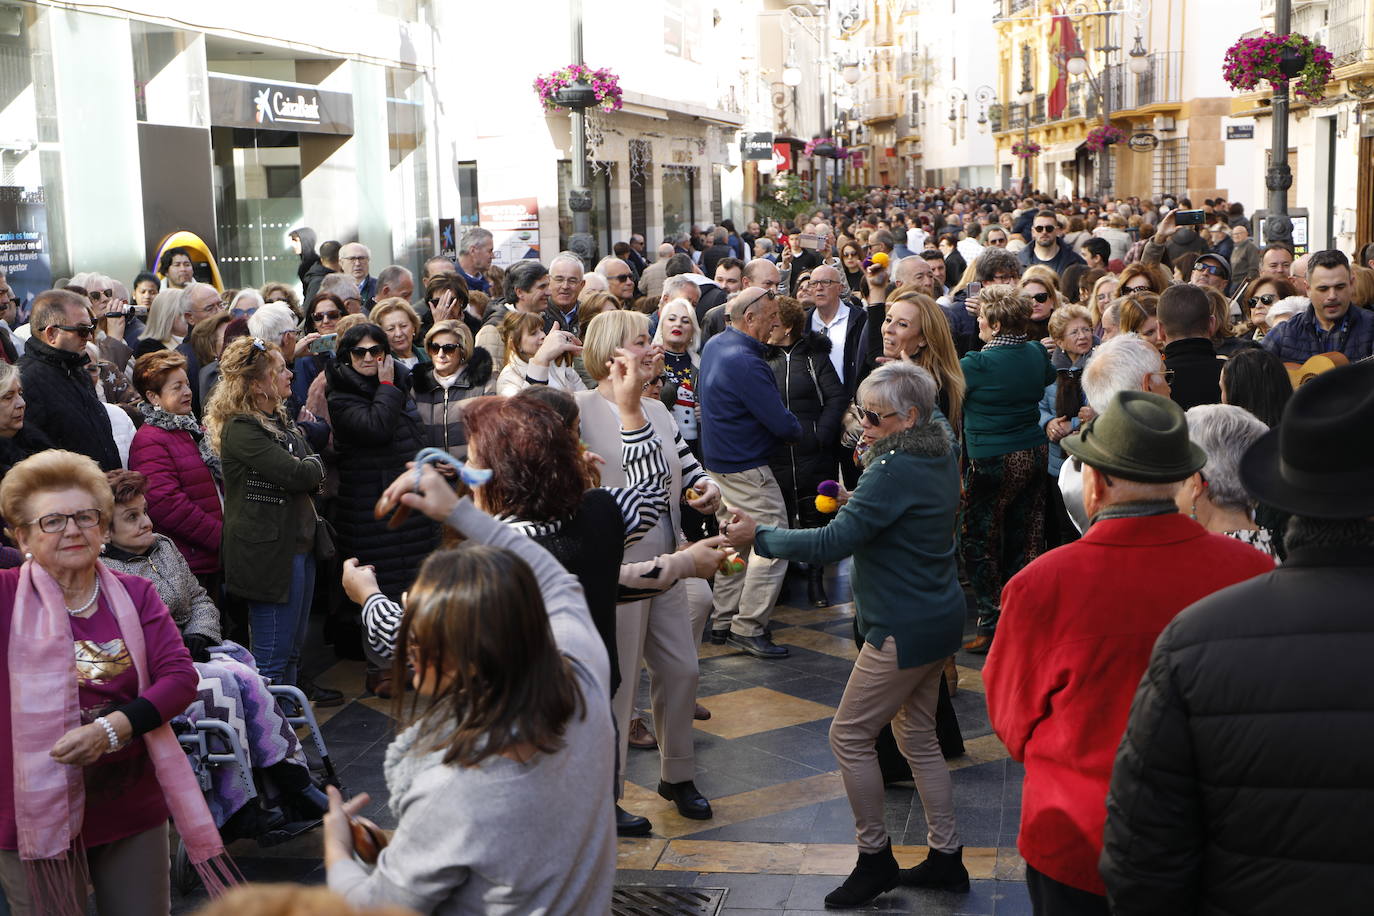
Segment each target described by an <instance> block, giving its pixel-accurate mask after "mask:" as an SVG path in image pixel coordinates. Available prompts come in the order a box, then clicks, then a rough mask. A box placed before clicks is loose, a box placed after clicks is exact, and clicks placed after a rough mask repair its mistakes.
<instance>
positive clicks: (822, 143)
mask: <svg viewBox="0 0 1374 916" xmlns="http://www.w3.org/2000/svg"><path fill="white" fill-rule="evenodd" d="M802 155H803V156H824V157H826V158H827V159H848V158H849V150H847V149H845V148H844V147H843V146H841V145H840V141H838V140H836V139H835V138H834V137H816V138H814V139H812V140H809V141H807V144H806V147H805V148H804V149H803V150H802Z"/></svg>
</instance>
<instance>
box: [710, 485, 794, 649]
mask: <svg viewBox="0 0 1374 916" xmlns="http://www.w3.org/2000/svg"><path fill="white" fill-rule="evenodd" d="M711 479H712V480H714V481H715V482H716V484H717V485H718V486H719V487H720V496H721V500H720V511H719V512H717V513H716V518H717V519H719V520H720V522H721V524H725V523H726V522H728V521H730V510H731V509H739V510H741V511H742V512H744V513H745V514H747V515H749V516H751V517H752V518H753V519H754V521H756V522H758V523H759V524H760V525H773V526H775V527H777V528H786V527H788V524H787V507H786V506H785V505H784V504H783V501H782V490H780V489H778V481H777V478H775V477H774V476H773V471H772V470H771V469H770V468H769V467H768V465H763V466H762V467H757V468H750V469H749V470H747V471H738V472H736V473H733V474H715V473H713V474H712V475H711ZM741 556H743V557H744V558H745V560H746V561H747V563H748V565H747V566H746V567H745V569H744V572H741V573H735V574H734V575H733V576H716V585H715V596H714V599H713V602H714V604H715V613H714V614H713V615H712V616H713V618H714V623H713V625H714V626H715V627H718V628H724V627H726V626H729V627H730V631H731V632H732V633H734V634H735V635H737V636H760V635H762V633H763V628H764V627H766V626H767V625H768V618H769V617H771V616H772V615H773V605H774V603H775V602H776V601H777V600H778V592H779V591H781V590H782V580H783V577H784V576H786V575H787V561H786V560H770V559H768V558H767V557H762V556H759V555H758V554H756V553H754V551H753V550H752V549H750V550H745V551H743V552H742V553H741Z"/></svg>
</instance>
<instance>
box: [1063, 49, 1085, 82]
mask: <svg viewBox="0 0 1374 916" xmlns="http://www.w3.org/2000/svg"><path fill="white" fill-rule="evenodd" d="M1064 66H1065V68H1066V69H1067V70H1068V71H1069V72H1070V73H1072V74H1073V75H1074V76H1082V75H1083V74H1085V73H1087V72H1088V58H1087V55H1085V54H1084V53H1083V52H1082V51H1081V50H1078V51H1074V52H1073V53H1071V54H1070V55H1069V56H1068V59H1067V60H1066V61H1065V62H1064Z"/></svg>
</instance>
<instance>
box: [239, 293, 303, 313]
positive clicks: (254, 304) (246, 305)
mask: <svg viewBox="0 0 1374 916" xmlns="http://www.w3.org/2000/svg"><path fill="white" fill-rule="evenodd" d="M263 305H264V303H263V300H262V293H260V292H258V291H257V290H255V289H251V288H249V289H241V290H239V291H238V292H237V293H235V294H234V300H233V301H232V302H230V303H229V308H230V310H231V311H232V310H233V309H260V308H262V307H263ZM282 305H286V303H284V302H283V303H282ZM288 308H289V306H288Z"/></svg>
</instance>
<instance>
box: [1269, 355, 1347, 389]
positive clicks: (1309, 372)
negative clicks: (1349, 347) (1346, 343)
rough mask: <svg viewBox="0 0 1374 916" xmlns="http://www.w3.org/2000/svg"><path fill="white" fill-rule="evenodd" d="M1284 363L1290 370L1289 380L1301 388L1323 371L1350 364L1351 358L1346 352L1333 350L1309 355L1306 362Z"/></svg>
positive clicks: (1295, 386) (1294, 385)
mask: <svg viewBox="0 0 1374 916" xmlns="http://www.w3.org/2000/svg"><path fill="white" fill-rule="evenodd" d="M1283 365H1284V368H1286V369H1287V370H1288V380H1289V381H1290V382H1292V383H1293V387H1294V388H1301V387H1302V386H1303V385H1305V384H1307V383H1308V382H1310V381H1312V379H1314V378H1316V377H1317V376H1319V375H1321V374H1322V373H1323V372H1330V371H1331V370H1332V369H1335V368H1336V367H1338V366H1348V365H1350V360H1349V359H1348V358H1347V357H1346V355H1345V354H1344V353H1341V352H1339V351H1332V352H1330V353H1318V354H1317V355H1316V356H1312V357H1308V359H1307V362H1305V363H1284V364H1283Z"/></svg>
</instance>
